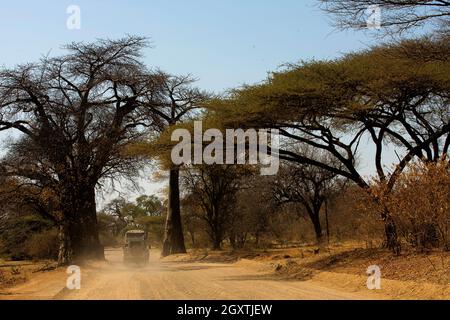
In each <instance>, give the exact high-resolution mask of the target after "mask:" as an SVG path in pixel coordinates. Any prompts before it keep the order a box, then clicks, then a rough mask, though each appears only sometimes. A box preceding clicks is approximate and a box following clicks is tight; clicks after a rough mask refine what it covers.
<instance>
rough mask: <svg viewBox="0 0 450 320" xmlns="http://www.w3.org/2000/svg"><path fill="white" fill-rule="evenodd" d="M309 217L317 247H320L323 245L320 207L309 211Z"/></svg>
mask: <svg viewBox="0 0 450 320" xmlns="http://www.w3.org/2000/svg"><path fill="white" fill-rule="evenodd" d="M310 218H311V222H312V224H313V226H314V233H315V235H316V241H317V245H318V246H319V248H322V247H323V246H324V241H323V232H322V226H321V224H320V208H319V209H318V210H316V211H315V212H311V214H310Z"/></svg>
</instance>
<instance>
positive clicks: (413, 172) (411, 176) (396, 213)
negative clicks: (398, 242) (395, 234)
mask: <svg viewBox="0 0 450 320" xmlns="http://www.w3.org/2000/svg"><path fill="white" fill-rule="evenodd" d="M387 206H388V208H389V211H390V212H391V214H392V216H393V218H394V219H395V221H396V223H397V227H398V228H399V231H400V232H401V233H402V235H403V236H404V238H405V239H406V240H407V242H408V243H410V244H411V245H412V246H413V247H417V248H419V249H426V248H431V247H441V248H443V249H445V250H449V249H450V165H449V163H448V162H447V161H440V162H437V163H426V164H425V163H413V164H412V165H411V166H410V167H409V168H408V170H407V171H405V173H404V174H403V175H402V176H401V177H400V178H399V181H398V182H397V185H396V188H395V190H394V191H393V193H392V194H391V195H390V196H389V198H388V199H387Z"/></svg>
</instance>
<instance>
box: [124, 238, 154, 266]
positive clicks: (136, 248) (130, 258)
mask: <svg viewBox="0 0 450 320" xmlns="http://www.w3.org/2000/svg"><path fill="white" fill-rule="evenodd" d="M148 258H149V245H148V239H147V234H146V232H145V231H142V230H130V231H127V233H125V243H124V246H123V261H124V262H125V263H130V262H135V263H143V264H147V263H148Z"/></svg>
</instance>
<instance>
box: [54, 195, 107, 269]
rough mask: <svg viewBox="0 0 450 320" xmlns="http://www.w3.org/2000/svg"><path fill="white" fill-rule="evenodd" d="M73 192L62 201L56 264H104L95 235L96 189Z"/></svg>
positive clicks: (97, 238) (96, 229)
mask: <svg viewBox="0 0 450 320" xmlns="http://www.w3.org/2000/svg"><path fill="white" fill-rule="evenodd" d="M72 191H73V193H72V194H70V195H65V196H63V197H62V202H63V206H62V213H63V219H62V221H61V223H60V226H59V241H60V246H59V254H58V262H59V263H60V264H68V263H70V262H73V261H80V260H83V259H99V260H103V259H104V258H105V256H104V248H103V246H102V245H101V244H100V240H99V235H98V222H97V211H96V203H95V187H91V186H85V187H81V188H76V190H74V189H72Z"/></svg>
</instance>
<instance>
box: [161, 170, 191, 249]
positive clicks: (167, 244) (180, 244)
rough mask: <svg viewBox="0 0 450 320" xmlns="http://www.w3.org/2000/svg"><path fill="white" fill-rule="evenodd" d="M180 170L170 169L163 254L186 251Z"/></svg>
mask: <svg viewBox="0 0 450 320" xmlns="http://www.w3.org/2000/svg"><path fill="white" fill-rule="evenodd" d="M179 179H180V170H179V169H178V168H176V169H171V170H170V176H169V204H168V210H167V219H166V227H165V232H164V242H163V249H162V252H161V255H162V256H163V257H166V256H168V255H171V254H177V253H186V247H185V245H184V236H183V227H182V225H181V211H180V181H179Z"/></svg>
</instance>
